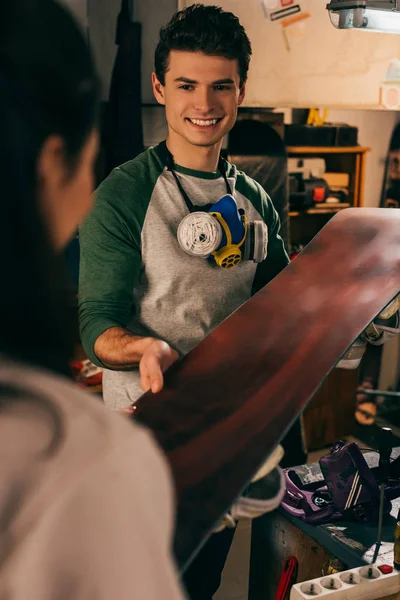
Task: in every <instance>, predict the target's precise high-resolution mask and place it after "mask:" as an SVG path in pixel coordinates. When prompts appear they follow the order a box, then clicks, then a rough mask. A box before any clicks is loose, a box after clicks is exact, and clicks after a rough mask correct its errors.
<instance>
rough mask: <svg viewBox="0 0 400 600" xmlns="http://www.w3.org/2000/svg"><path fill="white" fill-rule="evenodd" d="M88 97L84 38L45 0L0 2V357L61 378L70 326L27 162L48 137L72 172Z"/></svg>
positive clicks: (61, 276) (85, 127)
mask: <svg viewBox="0 0 400 600" xmlns="http://www.w3.org/2000/svg"><path fill="white" fill-rule="evenodd" d="M98 96H99V86H98V80H97V76H96V73H95V69H94V66H93V62H92V58H91V55H90V52H89V49H88V47H87V43H86V41H85V37H84V34H83V32H82V31H81V30H80V28H79V26H78V25H77V23H76V22H75V20H74V19H73V18H72V16H71V15H70V14H69V12H68V11H67V10H66V9H64V8H62V7H61V6H60V5H59V4H57V3H56V2H54V1H53V0H12V1H10V2H1V3H0V181H1V184H0V211H1V212H0V257H1V259H0V261H1V262H0V281H1V285H0V318H1V325H0V354H4V355H5V356H8V357H11V358H15V359H17V360H18V359H19V360H23V361H25V362H28V363H33V364H35V365H40V366H43V367H46V368H49V369H52V370H54V371H57V372H62V373H67V372H68V360H69V359H70V358H71V355H72V351H73V343H74V342H75V341H76V340H75V335H74V332H75V329H76V327H75V326H74V325H73V324H72V320H71V319H72V315H73V311H72V310H71V307H70V306H69V300H68V294H67V278H66V275H65V268H64V265H63V259H62V256H61V254H58V253H57V252H56V251H55V250H54V249H53V247H52V245H51V243H50V235H49V232H48V230H47V226H46V224H45V222H44V219H43V218H42V214H41V211H40V204H39V201H38V189H39V186H40V182H39V181H38V170H37V164H38V158H39V156H40V151H41V148H42V146H43V143H44V141H45V140H46V139H47V138H48V137H49V136H50V135H52V134H56V135H59V136H61V138H62V139H63V141H64V145H65V162H66V165H67V167H68V172H69V173H70V174H73V172H74V168H75V167H76V165H77V162H78V158H79V156H80V152H81V150H82V148H83V146H84V144H85V141H86V140H87V137H88V134H89V133H90V132H91V131H92V130H93V128H94V126H95V122H96V114H97V103H98Z"/></svg>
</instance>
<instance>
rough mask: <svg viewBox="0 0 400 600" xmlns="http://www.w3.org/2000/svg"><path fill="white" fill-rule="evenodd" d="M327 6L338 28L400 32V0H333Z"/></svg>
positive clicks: (332, 21)
mask: <svg viewBox="0 0 400 600" xmlns="http://www.w3.org/2000/svg"><path fill="white" fill-rule="evenodd" d="M326 8H327V9H328V11H329V16H330V19H331V23H332V25H334V26H335V27H336V28H337V29H358V30H359V31H381V32H383V33H400V0H332V1H331V2H330V3H329V4H327V6H326Z"/></svg>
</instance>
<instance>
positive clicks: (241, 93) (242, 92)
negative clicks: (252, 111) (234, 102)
mask: <svg viewBox="0 0 400 600" xmlns="http://www.w3.org/2000/svg"><path fill="white" fill-rule="evenodd" d="M245 95H246V82H244V84H243V85H242V87H241V88H240V90H239V98H238V106H240V105H241V104H242V102H243V100H244V97H245Z"/></svg>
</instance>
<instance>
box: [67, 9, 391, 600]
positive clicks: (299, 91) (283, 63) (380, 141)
mask: <svg viewBox="0 0 400 600" xmlns="http://www.w3.org/2000/svg"><path fill="white" fill-rule="evenodd" d="M65 3H66V4H67V5H69V6H70V8H71V9H72V10H73V11H74V12H75V14H76V15H77V16H78V18H79V19H80V21H81V23H82V25H83V26H84V27H85V28H86V30H87V33H88V37H89V40H90V43H91V45H92V47H93V50H94V54H95V58H96V61H97V65H98V69H99V72H100V75H101V78H102V82H103V101H104V106H103V109H104V115H103V118H104V120H103V142H104V147H103V154H102V157H101V160H100V163H99V174H98V178H99V180H101V178H102V177H104V176H105V175H106V174H107V172H108V171H109V170H110V168H111V167H112V166H114V165H115V164H118V157H119V155H118V153H116V151H115V148H116V147H117V150H120V149H121V143H120V142H119V138H118V127H119V124H118V118H122V117H121V115H123V114H124V110H125V111H126V110H129V105H128V106H126V105H125V106H124V105H123V104H122V106H121V105H120V103H119V102H118V89H119V88H118V85H119V83H118V80H117V78H118V68H120V66H119V67H118V66H117V63H116V62H115V61H116V54H117V49H118V47H117V46H116V44H115V41H116V23H117V17H118V14H119V13H120V10H121V0H65ZM205 3H206V4H214V3H215V2H212V1H210V0H208V1H206V2H205ZM187 4H191V2H186V0H181V1H180V2H178V1H177V0H134V1H133V2H129V1H127V0H126V2H125V8H127V9H128V10H129V14H130V17H131V19H132V22H133V23H135V24H136V25H137V30H136V33H135V35H136V36H137V37H136V41H135V44H137V48H138V56H136V59H139V60H136V63H135V64H133V65H132V69H135V72H136V73H137V74H138V75H137V80H136V81H134V83H135V89H136V96H135V94H133V96H131V102H132V103H133V104H131V106H136V107H137V108H136V111H132V114H131V116H130V122H129V127H131V128H132V130H134V131H135V132H136V134H137V136H136V139H135V144H136V146H135V148H136V149H137V151H135V148H133V149H132V147H131V148H126V149H125V151H126V152H128V154H129V152H135V153H138V152H140V149H141V148H140V146H141V145H142V147H144V148H146V147H148V146H151V145H154V144H157V143H158V142H159V141H161V140H162V139H164V138H165V135H166V123H165V119H164V114H163V108H162V107H160V106H158V105H157V104H156V103H155V100H154V98H153V93H152V89H151V72H152V69H153V53H154V48H155V44H156V41H157V37H158V31H159V29H160V27H161V26H162V25H163V24H164V23H166V22H167V21H168V20H169V18H170V17H171V15H172V14H173V13H174V12H175V11H176V10H177V9H178V8H183V7H184V6H186V5H187ZM217 4H218V5H220V6H222V7H223V8H224V9H226V10H231V11H232V12H234V13H235V14H237V15H238V17H239V18H240V20H241V22H242V24H243V25H244V27H245V28H246V30H247V33H248V35H249V37H250V39H251V41H252V45H253V58H252V62H251V65H250V77H249V82H248V87H247V97H246V101H245V104H244V109H243V110H241V111H240V114H239V121H238V126H237V127H236V129H235V131H234V132H232V138H231V140H229V139H228V140H225V142H224V149H225V152H226V153H227V155H228V156H232V157H233V161H234V162H235V163H237V164H239V166H241V164H243V168H245V170H246V171H247V172H249V169H250V170H251V169H253V170H254V173H255V175H253V176H254V177H255V178H257V174H258V175H259V176H260V177H261V178H262V177H264V180H263V181H261V182H262V183H264V185H265V187H266V190H267V192H269V193H271V195H272V199H273V200H275V199H276V201H277V202H278V201H279V198H281V199H282V198H284V199H285V201H284V202H283V204H284V205H283V204H282V206H281V207H280V209H281V218H282V221H283V224H284V233H285V237H286V243H287V247H288V250H289V251H290V252H291V253H292V254H294V253H295V252H296V251H297V250H298V249H301V246H302V245H303V243H307V241H309V238H310V236H311V237H312V235H315V233H316V232H317V231H318V229H319V228H320V227H321V226H322V225H323V224H324V223H325V222H326V221H327V220H328V219H329V218H330V217H331V216H332V214H334V213H335V212H337V211H338V210H340V209H341V208H344V207H345V206H349V205H350V206H360V205H362V206H370V207H374V206H375V207H376V206H380V205H384V202H383V201H384V197H385V190H386V189H387V177H388V151H389V148H390V144H391V138H392V135H393V132H394V130H395V127H396V125H397V123H398V122H400V113H399V112H397V110H398V109H399V107H400V94H399V93H398V90H400V36H393V35H386V34H379V35H377V34H365V33H358V32H354V31H338V30H335V29H334V28H333V27H332V25H331V23H330V20H329V16H328V14H327V11H326V9H325V2H322V1H320V0H303V1H300V2H298V3H296V2H286V3H285V4H283V2H282V6H283V5H284V6H296V7H297V8H296V9H295V11H294V12H293V11H292V15H294V16H295V18H294V17H293V16H292V17H290V12H289V13H288V15H289V16H288V17H286V18H285V19H277V20H272V19H271V15H272V13H273V12H274V10H276V9H277V8H279V6H280V2H279V1H276V0H251V1H250V2H244V1H240V0H222V1H219V2H217ZM119 60H120V62H121V61H123V58H121V57H120V59H119ZM113 69H114V79H113V86H114V89H112V90H111V93H110V85H111V80H112V73H113ZM139 74H140V85H139ZM130 93H132V90H130ZM110 106H111V107H112V109H111V110H110ZM315 107H317V108H318V111H317V112H316V113H314V116H316V118H317V119H318V118H320V119H321V120H322V121H325V122H326V123H332V124H335V125H337V124H344V126H343V127H341V128H337V131H336V138H335V139H333V138H329V137H326V138H325V139H324V138H322V137H321V138H320V139H317V138H316V137H313V138H312V139H311V138H310V141H309V143H307V140H306V141H305V138H304V137H302V136H304V135H307V128H306V127H304V126H305V125H306V123H307V119H308V117H309V116H310V112H309V109H312V108H315ZM325 109H328V112H327V113H324V110H325ZM119 110H120V111H122V112H121V114H120V115H119V114H118V111H119ZM139 113H140V114H139ZM113 119H114V120H113ZM263 125H265V126H266V128H268V132H269V133H268V134H267V129H265V132H266V136H265V138H264V140H265V141H264V145H263V144H261V146H260V147H259V148H258V149H257V153H255V152H252V151H251V150H250V151H249V149H248V148H246V143H245V139H246V134H247V133H248V132H249V131H254V129H252V128H254V127H256V126H257V127H262V126H263ZM296 126H300V128H297V129H296ZM260 131H261V129H260ZM304 132H306V133H304ZM331 133H332V132H329V134H331ZM276 135H277V136H278V137H277V138H276ZM310 135H311V134H310ZM113 136H114V137H113ZM274 136H275V137H274ZM346 136H347V138H346ZM338 137H339V140H338ZM350 138H351V139H350ZM252 139H254V137H253V136H252ZM277 140H278V141H277ZM349 140H350V141H349ZM338 141H339V142H340V143H338ZM399 145H400V144H399ZM392 149H393V144H392ZM260 157H261V158H260ZM310 159H311V162H309V161H310ZM317 159H320V161H321V159H322V161H323V162H322V163H321V162H320V163H318V162H316V160H317ZM282 161H283V162H282ZM307 161H308V162H307ZM318 164H319V166H318ZM277 168H278V169H279V170H280V172H281V173H283V174H284V175H288V177H287V179H286V180H285V177H283V178H282V177H281V178H279V177H278V179H277V178H276V177H275V178H274V176H273V172H274V170H275V171H276V169H277ZM319 169H322V171H319ZM291 171H292V172H291ZM313 171H314V172H313ZM338 172H339V173H341V174H342V176H343V175H344V176H345V177H344V179H343V177H342V178H339V180H335V178H334V177H333V178H331V179H330V181H331V184H330V185H331V190H330V202H326V200H327V198H326V197H325V196H324V195H323V196H322V197H320V198H319V199H318V200H317V199H316V198H317V196H318V194H317V195H316V192H315V191H314V190H315V188H316V187H317V186H316V183H315V182H314V183H313V185H312V187H311V192H310V190H309V193H308V195H307V193H306V192H307V190H305V191H304V190H300V192H301V193H297V196H296V193H295V192H296V191H297V192H299V190H294V188H293V186H294V185H295V184H296V182H299V181H302V179H306V183H307V182H308V181H309V179H310V174H311V177H312V178H315V179H320V180H324V176H325V175H326V173H327V174H328V175H329V176H331V175H337V174H338ZM385 176H386V179H385ZM346 177H347V179H346ZM327 179H329V177H327ZM399 179H400V177H399ZM335 182H336V185H335ZM303 183H304V182H303ZM271 188H272V189H271ZM318 189H320V188H318ZM272 190H275V192H276V198H274V195H273V194H272ZM303 192H304V193H303ZM310 193H311V196H310ZM332 194H333V196H335V194H336V196H335V197H336V203H335V202H334V201H333V200H332ZM296 202H297V203H298V204H296ZM277 209H278V207H277ZM68 252H69V260H70V266H71V271H72V273H73V278H75V279H76V276H77V250H76V245H75V246H74V245H72V246H71V248H69V251H68ZM399 356H400V351H399V341H398V339H394V340H393V341H392V342H389V343H388V344H386V345H385V347H384V349H383V352H382V356H378V357H377V358H376V360H377V361H378V378H377V379H376V381H375V382H374V384H375V385H376V386H377V387H378V388H379V389H384V390H396V389H399V388H398V382H399V362H400V358H399ZM77 358H78V359H81V358H82V357H80V356H78V357H77ZM359 379H360V373H359V371H356V372H344V371H341V372H339V371H336V372H335V373H333V374H332V375H331V376H330V377H329V378H328V380H327V381H326V382H325V384H324V386H323V389H322V390H320V391H319V392H318V398H314V399H313V401H312V403H311V404H310V407H309V408H308V409H307V411H306V413H305V417H304V422H303V426H304V437H305V440H304V441H305V445H306V446H307V450H308V463H312V462H315V461H316V460H318V458H319V457H320V456H321V455H323V454H325V453H326V452H327V448H328V447H329V444H331V443H332V442H334V441H335V440H336V439H339V438H340V437H345V438H346V439H347V440H352V439H359V438H360V437H363V436H365V435H366V436H367V438H368V434H365V432H361V430H359V429H357V427H356V425H355V421H354V418H353V413H354V407H355V394H356V388H357V385H358V384H359ZM391 408H393V406H392V407H391ZM394 412H396V411H394ZM389 413H390V411H389ZM389 413H387V414H386V413H383V416H382V415H381V416H380V420H379V419H378V424H379V425H380V426H382V425H384V424H385V423H386V421H385V419H390V418H391V417H390V414H389ZM388 414H389V416H388ZM396 416H397V418H398V414H397V415H395V418H394V420H393V422H392V421H390V423H389V424H390V426H391V427H392V428H393V432H394V434H395V435H396V436H397V437H399V438H400V421H398V425H399V427H398V426H397V425H396V422H397V421H396ZM361 442H362V443H363V444H370V443H372V442H371V441H370V440H368V439H364V438H363V439H362V440H361ZM399 445H400V443H399ZM250 532H251V524H250V523H249V522H243V521H242V522H240V524H239V526H238V533H237V535H236V537H235V541H234V544H233V547H232V550H231V553H230V556H229V560H228V563H227V565H226V568H225V571H224V579H223V585H222V586H221V589H220V590H219V592H218V594H217V596H216V600H245V599H247V598H248V597H249V596H248V582H249V565H250ZM251 597H253V596H251ZM255 597H256V596H254V598H255Z"/></svg>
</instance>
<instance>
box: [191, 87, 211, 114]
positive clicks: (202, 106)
mask: <svg viewBox="0 0 400 600" xmlns="http://www.w3.org/2000/svg"><path fill="white" fill-rule="evenodd" d="M194 100H195V103H194V108H195V109H196V110H197V111H199V112H201V113H202V114H204V115H206V114H208V113H210V112H212V111H213V110H214V103H213V96H212V90H210V89H209V88H208V87H204V88H202V87H199V88H198V89H197V90H196V95H195V99H194Z"/></svg>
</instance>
